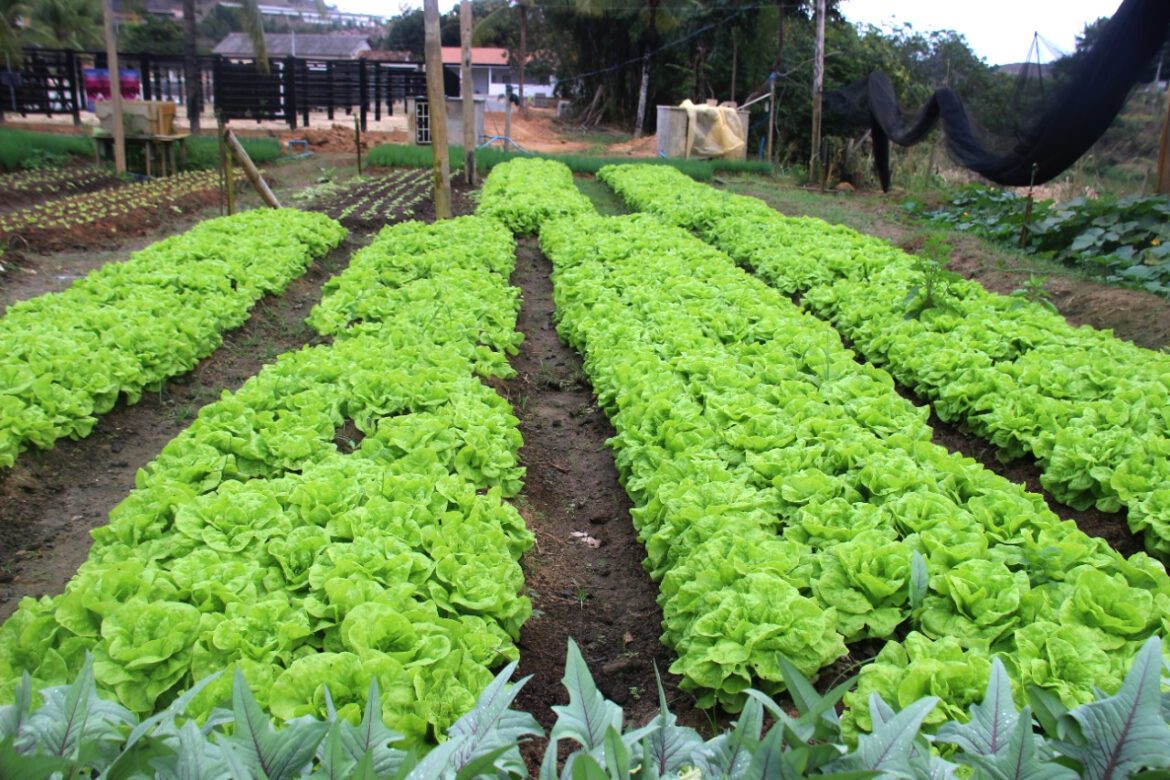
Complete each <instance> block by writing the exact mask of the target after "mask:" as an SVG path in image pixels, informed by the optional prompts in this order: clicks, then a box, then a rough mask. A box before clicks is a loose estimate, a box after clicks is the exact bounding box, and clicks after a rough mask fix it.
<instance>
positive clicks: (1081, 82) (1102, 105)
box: [826, 0, 1170, 190]
mask: <svg viewBox="0 0 1170 780" xmlns="http://www.w3.org/2000/svg"><path fill="white" fill-rule="evenodd" d="M1168 32H1170V0H1124V2H1123V3H1122V4H1121V6H1120V7H1119V8H1118V9H1117V12H1116V13H1115V14H1114V15H1113V17H1112V18H1111V19H1110V20H1109V22H1108V23H1107V24H1106V25H1105V27H1104V28H1103V29H1102V31H1101V34H1100V37H1099V38H1098V40H1097V41H1096V42H1095V43H1094V44H1093V46H1092V48H1091V49H1090V50H1089V51H1088V52H1087V54H1086V55H1085V57H1084V59H1083V60H1082V61H1081V63H1080V65H1079V66H1078V67H1077V68H1076V70H1075V71H1074V72H1073V74H1072V77H1071V79H1070V81H1069V83H1068V84H1067V85H1066V86H1065V87H1064V89H1063V90H1062V91H1061V92H1060V93H1058V94H1057V96H1056V97H1055V99H1054V101H1053V102H1052V103H1051V104H1050V106H1049V108H1048V109H1047V110H1046V111H1044V112H1043V114H1042V115H1041V116H1040V117H1039V118H1038V120H1037V121H1036V122H1035V123H1034V124H1032V125H1031V127H1030V129H1029V130H1027V131H1026V132H1025V133H1024V134H1023V135H1022V136H1021V137H1020V138H1019V140H1018V141H1017V143H1016V145H1015V147H1014V148H1013V149H1012V150H1011V151H1010V152H1008V153H1007V154H1004V155H999V154H995V153H993V152H991V151H989V150H988V149H986V148H985V147H984V146H983V144H982V143H981V142H980V140H979V138H978V136H977V133H976V130H975V128H974V126H973V124H972V122H971V119H970V117H969V116H968V115H967V111H966V110H965V109H964V108H963V103H962V101H961V100H960V99H959V96H958V95H957V94H956V93H955V92H954V91H953V90H951V89H949V88H944V89H940V90H937V91H936V92H935V93H934V95H932V96H931V98H930V100H928V101H927V102H926V104H925V105H924V106H923V107H922V108H920V109H919V110H918V112H917V113H916V114H915V115H914V116H913V118H911V119H910V120H909V121H907V120H906V119H905V118H904V117H903V115H902V111H901V109H900V108H899V107H898V100H897V97H896V96H895V95H894V87H893V85H892V84H891V83H890V80H889V78H888V77H887V76H886V75H885V74H884V73H882V72H881V71H874V72H873V73H871V74H870V75H869V76H867V77H866V78H865V79H863V80H861V81H860V82H857V83H855V84H852V85H850V86H849V87H846V88H845V89H843V90H838V91H836V92H834V93H831V94H826V101H827V104H828V105H830V106H837V107H839V108H840V107H842V106H850V107H852V108H853V109H854V113H855V115H856V114H858V113H862V112H863V113H864V114H866V115H868V119H869V123H870V129H871V131H872V134H873V151H874V165H875V167H876V168H877V174H878V178H879V180H880V181H881V184H882V189H883V190H889V188H890V141H893V142H894V143H896V144H898V145H900V146H911V145H913V144H916V143H918V142H919V141H921V140H922V139H923V138H925V137H926V135H927V134H928V133H929V132H930V131H931V129H933V128H934V126H935V125H936V124H938V123H939V122H942V125H943V128H944V130H945V131H946V141H947V149H948V151H949V152H950V154H951V157H953V158H954V160H955V161H956V162H957V163H959V164H960V165H962V166H963V167H965V168H969V169H970V170H973V171H975V172H976V173H978V174H980V175H982V176H984V177H986V178H988V179H990V180H991V181H993V182H995V183H997V184H1003V185H1006V186H1012V187H1022V186H1026V185H1028V184H1029V183H1030V182H1032V181H1033V180H1034V181H1035V182H1036V183H1037V184H1040V183H1042V182H1046V181H1048V180H1050V179H1052V178H1054V177H1056V176H1058V175H1059V174H1060V173H1062V172H1063V171H1064V170H1066V169H1067V168H1068V167H1069V166H1071V165H1072V164H1073V163H1074V162H1076V161H1077V159H1078V158H1080V156H1081V155H1083V154H1084V153H1085V152H1086V151H1088V149H1089V147H1091V146H1092V145H1093V144H1094V143H1095V142H1096V141H1097V139H1098V138H1100V137H1101V136H1102V135H1103V134H1104V133H1105V130H1106V129H1107V128H1108V127H1109V125H1110V123H1111V122H1112V121H1113V119H1114V118H1115V117H1116V116H1117V114H1118V112H1119V111H1120V110H1121V108H1122V106H1123V105H1124V104H1125V99H1126V97H1127V96H1128V94H1129V90H1130V87H1132V86H1133V84H1134V82H1135V81H1137V79H1138V77H1139V75H1140V74H1141V72H1142V70H1143V69H1144V68H1145V67H1146V66H1147V65H1148V64H1149V62H1150V60H1151V59H1153V57H1154V55H1155V54H1157V52H1158V50H1159V49H1160V48H1161V46H1162V43H1163V42H1164V41H1165V40H1166V37H1167V34H1168ZM1033 168H1034V169H1035V177H1034V179H1033Z"/></svg>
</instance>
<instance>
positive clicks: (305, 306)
mask: <svg viewBox="0 0 1170 780" xmlns="http://www.w3.org/2000/svg"><path fill="white" fill-rule="evenodd" d="M359 247H360V243H358V242H356V241H354V240H353V239H352V238H351V239H348V240H346V241H345V242H343V243H342V244H341V246H339V247H337V248H336V249H334V250H333V251H332V252H330V253H329V254H328V255H326V256H325V257H323V258H321V259H319V260H317V261H315V262H314V263H313V264H312V265H311V266H310V267H309V270H308V271H307V272H306V273H305V274H304V275H302V276H301V277H300V278H298V279H296V280H294V281H293V282H292V283H291V284H290V285H289V286H288V288H287V289H286V290H285V292H284V293H283V294H282V295H280V296H274V297H268V298H265V299H263V300H261V301H260V302H259V303H257V304H256V306H255V307H254V308H253V309H252V315H251V317H250V318H249V319H248V321H247V322H246V323H245V324H244V325H243V326H241V327H240V328H238V329H236V330H234V331H232V332H230V333H228V334H226V335H225V337H224V343H223V345H221V346H220V348H219V349H217V350H216V351H215V352H214V353H213V354H212V355H210V356H209V357H207V358H206V359H204V360H203V361H202V362H201V363H200V364H199V365H198V366H196V367H195V369H194V370H193V371H191V372H190V373H188V374H185V375H184V376H181V377H176V378H174V379H172V380H170V381H168V382H167V383H166V385H165V386H164V387H163V389H162V390H161V391H160V392H157V393H151V392H147V393H145V394H143V397H142V399H141V400H140V401H139V402H138V403H137V404H134V405H132V406H130V405H127V404H125V403H124V402H119V403H118V405H117V406H116V407H115V408H114V409H113V410H111V411H110V412H109V413H108V414H105V415H103V416H102V418H101V420H100V421H99V422H98V425H97V426H96V427H95V428H94V430H93V433H91V434H90V435H89V436H88V437H86V438H84V439H81V440H80V441H70V440H67V439H66V440H62V441H59V442H57V444H56V446H54V448H53V449H51V450H47V451H40V450H31V451H29V452H25V453H24V454H23V455H21V456H20V458H18V459H17V462H16V464H15V465H14V466H13V467H12V468H10V469H5V470H3V471H0V620H3V619H6V618H7V617H8V616H9V615H10V614H12V612H14V611H15V610H16V607H17V604H18V602H19V601H20V599H21V598H22V597H24V596H34V597H39V596H42V595H54V594H57V593H60V592H61V591H62V590H63V589H64V587H65V583H67V582H68V581H69V579H70V578H71V577H72V576H73V574H74V573H75V572H76V571H77V567H78V566H79V565H81V563H82V562H83V561H84V560H85V558H86V555H87V554H88V552H89V548H90V544H91V542H92V539H91V538H90V535H89V532H90V530H92V529H93V528H96V527H98V526H100V525H103V524H104V523H105V522H106V518H107V516H108V515H109V513H110V510H111V509H113V508H114V507H115V506H116V505H117V504H118V503H119V502H120V501H121V500H122V499H124V498H125V497H126V495H127V494H128V493H129V492H130V490H131V489H132V488H133V487H134V475H135V473H136V472H137V471H138V469H139V468H141V467H143V466H145V465H146V464H147V463H149V462H150V461H151V460H153V459H154V458H155V457H156V456H157V455H158V453H159V451H160V450H161V449H162V448H163V446H164V445H165V444H166V443H167V442H168V441H170V440H171V439H172V438H174V437H175V435H177V434H178V433H179V432H180V431H182V430H183V429H184V428H186V427H187V425H188V424H190V422H191V421H192V420H193V419H194V418H195V415H197V414H198V412H199V409H200V408H201V407H203V406H204V405H205V404H208V403H211V402H212V401H216V400H218V399H219V397H220V394H221V393H222V392H223V391H224V390H235V389H236V388H238V387H239V386H240V385H242V384H243V383H244V381H245V380H247V379H248V378H249V377H250V376H252V375H253V374H255V373H256V372H257V371H259V370H260V368H261V367H262V366H263V365H265V364H267V363H271V362H273V361H274V360H275V359H276V357H277V356H278V355H280V354H281V353H282V352H287V351H289V350H295V349H298V348H300V347H302V346H304V345H305V344H308V343H311V342H312V341H313V340H314V339H315V338H317V337H316V334H314V333H313V331H312V330H311V329H310V328H309V327H308V326H307V325H306V324H305V321H304V320H305V317H306V316H307V315H308V314H309V311H310V310H311V309H312V307H313V305H314V304H315V303H316V302H317V301H318V300H319V299H320V297H321V286H322V284H324V282H325V280H327V279H328V278H329V277H331V276H333V275H334V274H335V273H338V272H339V271H341V270H342V269H343V268H344V267H345V266H346V265H347V264H348V262H349V258H350V256H351V254H352V253H353V252H354V251H356V250H357V249H358V248H359Z"/></svg>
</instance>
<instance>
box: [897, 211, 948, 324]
mask: <svg viewBox="0 0 1170 780" xmlns="http://www.w3.org/2000/svg"><path fill="white" fill-rule="evenodd" d="M951 251H952V247H951V245H950V244H949V243H947V241H946V239H944V238H943V236H942V235H941V234H939V233H934V234H932V235H930V236H927V238H926V243H925V244H924V245H923V247H922V252H921V253H919V254H918V256H917V257H916V258H915V261H914V270H915V271H917V272H918V273H919V274H920V276H919V277H918V279H916V280H915V284H914V286H912V287H911V288H910V290H909V292H907V293H906V299H905V301H904V304H905V306H906V319H908V320H909V319H917V318H918V317H921V316H922V313H923V312H925V311H927V310H928V309H936V308H949V307H950V305H951V304H950V303H949V302H948V301H947V297H948V296H949V295H950V292H951V289H950V288H951V284H953V283H954V282H957V281H959V278H960V277H959V275H958V274H957V273H955V272H954V271H951V270H948V269H947V266H948V265H950V262H951Z"/></svg>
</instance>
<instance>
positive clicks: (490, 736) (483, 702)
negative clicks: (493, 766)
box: [448, 662, 544, 774]
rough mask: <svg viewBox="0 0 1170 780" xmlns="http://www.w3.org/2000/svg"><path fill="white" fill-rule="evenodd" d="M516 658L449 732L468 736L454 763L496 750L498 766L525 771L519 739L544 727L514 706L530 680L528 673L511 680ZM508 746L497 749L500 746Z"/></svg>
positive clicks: (464, 762) (462, 763) (457, 766)
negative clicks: (498, 758)
mask: <svg viewBox="0 0 1170 780" xmlns="http://www.w3.org/2000/svg"><path fill="white" fill-rule="evenodd" d="M516 666H517V664H516V663H515V662H513V663H510V664H508V666H506V667H505V668H504V669H503V670H502V671H501V672H500V673H499V674H497V675H496V677H495V679H494V680H492V682H491V684H490V685H489V686H488V687H487V688H485V689H484V691H483V693H481V694H480V696H479V699H478V700H477V701H476V703H475V707H474V708H473V709H472V710H471V712H469V713H467V714H466V715H464V716H463V717H462V718H460V719H459V720H458V721H456V722H455V724H454V725H453V726H451V729H450V730H449V732H448V736H450V737H466V739H465V740H464V741H463V747H461V748H460V749H459V750H458V751H456V753H455V754H454V756H453V757H452V767H453V768H454V769H455V770H457V771H458V770H462V769H463V768H465V767H467V766H468V765H470V764H471V763H472V762H474V761H476V759H477V758H478V757H479V756H481V755H484V754H486V753H495V754H497V755H499V756H500V757H501V758H502V760H501V762H500V764H499V768H500V769H501V770H503V771H506V772H512V773H513V774H523V773H524V772H525V771H526V770H525V766H524V760H523V759H522V758H521V757H520V749H519V746H518V743H519V742H520V741H521V740H522V739H523V738H524V737H528V736H534V735H540V734H543V733H544V731H543V730H542V729H541V728H540V724H538V723H537V722H536V719H535V718H533V717H532V716H531V715H529V714H528V713H526V712H517V711H515V710H513V709H511V707H512V702H513V701H515V699H516V696H517V694H519V693H520V690H521V689H522V688H523V687H524V684H525V683H527V682H528V680H529V679H531V678H529V677H525V678H524V679H522V680H520V681H519V682H517V683H516V684H515V685H512V684H510V683H509V682H508V681H509V680H510V679H511V677H512V674H513V673H514V672H515V671H516ZM500 747H504V748H506V749H505V750H504V751H502V752H498V751H497V748H500Z"/></svg>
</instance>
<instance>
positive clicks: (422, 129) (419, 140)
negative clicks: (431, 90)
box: [414, 98, 431, 146]
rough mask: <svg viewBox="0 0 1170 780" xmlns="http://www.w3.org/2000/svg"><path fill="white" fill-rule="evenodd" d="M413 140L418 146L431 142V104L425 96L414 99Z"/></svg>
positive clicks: (428, 144)
mask: <svg viewBox="0 0 1170 780" xmlns="http://www.w3.org/2000/svg"><path fill="white" fill-rule="evenodd" d="M414 142H415V143H416V144H419V145H420V146H430V143H431V105H430V103H428V102H427V100H426V98H416V99H415V101H414Z"/></svg>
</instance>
